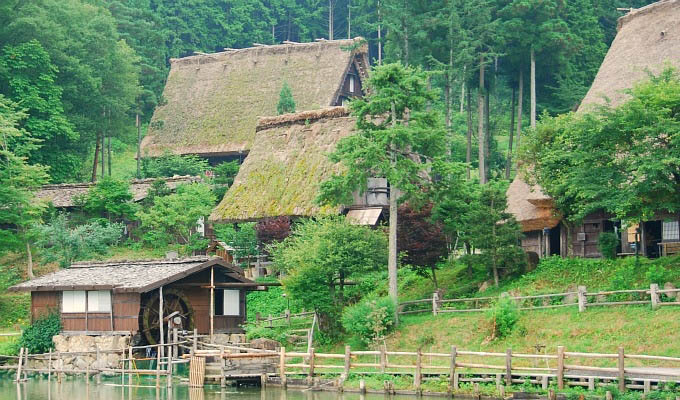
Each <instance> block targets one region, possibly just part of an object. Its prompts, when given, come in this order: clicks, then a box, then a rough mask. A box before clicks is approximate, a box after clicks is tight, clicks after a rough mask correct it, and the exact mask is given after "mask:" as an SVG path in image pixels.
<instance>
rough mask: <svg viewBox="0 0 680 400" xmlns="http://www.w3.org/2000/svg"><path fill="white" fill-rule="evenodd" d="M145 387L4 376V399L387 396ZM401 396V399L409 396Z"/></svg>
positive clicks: (0, 394) (0, 387)
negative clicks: (20, 378)
mask: <svg viewBox="0 0 680 400" xmlns="http://www.w3.org/2000/svg"><path fill="white" fill-rule="evenodd" d="M139 386H142V387H128V386H125V387H121V386H120V381H119V380H116V381H115V382H113V381H106V380H105V381H104V382H102V384H99V385H97V384H95V383H94V381H92V382H90V383H89V384H88V383H86V382H85V380H84V379H82V378H75V377H65V378H64V379H63V381H62V383H57V382H56V379H53V380H52V382H51V383H48V381H47V379H46V378H44V377H43V378H41V377H31V378H30V379H29V381H28V382H25V383H19V384H17V383H16V382H14V380H13V379H11V378H9V377H8V376H2V377H0V400H24V399H26V400H28V399H30V400H118V399H120V400H133V399H143V400H147V399H150V400H151V399H156V400H226V399H231V400H385V399H386V396H384V395H382V394H367V395H359V394H358V393H344V394H341V393H335V392H316V391H311V390H290V391H284V390H281V389H278V388H267V389H266V390H260V389H259V388H254V387H251V388H243V387H239V388H233V387H229V388H220V387H219V386H206V387H205V388H189V387H188V386H186V385H179V384H176V385H174V386H173V387H172V388H166V387H165V385H161V386H162V387H161V388H158V389H156V387H155V383H153V382H146V383H140V384H139ZM406 398H407V396H399V397H398V399H406Z"/></svg>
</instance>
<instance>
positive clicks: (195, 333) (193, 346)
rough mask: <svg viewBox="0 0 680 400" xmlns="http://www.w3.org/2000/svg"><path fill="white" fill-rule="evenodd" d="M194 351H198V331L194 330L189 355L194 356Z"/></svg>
mask: <svg viewBox="0 0 680 400" xmlns="http://www.w3.org/2000/svg"><path fill="white" fill-rule="evenodd" d="M196 350H198V329H196V328H194V338H193V344H192V347H191V355H192V356H193V355H195V354H196Z"/></svg>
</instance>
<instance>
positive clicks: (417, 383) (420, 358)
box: [413, 349, 423, 390]
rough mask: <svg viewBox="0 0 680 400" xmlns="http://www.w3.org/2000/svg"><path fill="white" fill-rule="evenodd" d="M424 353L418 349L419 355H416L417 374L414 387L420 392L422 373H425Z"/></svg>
mask: <svg viewBox="0 0 680 400" xmlns="http://www.w3.org/2000/svg"><path fill="white" fill-rule="evenodd" d="M422 368H423V352H422V351H421V350H420V349H418V353H417V354H416V374H415V377H414V378H415V381H414V382H413V386H415V388H416V390H420V382H421V380H422V373H423V370H422Z"/></svg>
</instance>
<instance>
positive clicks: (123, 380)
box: [120, 349, 125, 391]
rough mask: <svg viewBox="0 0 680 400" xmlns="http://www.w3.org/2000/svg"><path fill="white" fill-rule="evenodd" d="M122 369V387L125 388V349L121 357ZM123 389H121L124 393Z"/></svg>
mask: <svg viewBox="0 0 680 400" xmlns="http://www.w3.org/2000/svg"><path fill="white" fill-rule="evenodd" d="M121 363H122V365H121V368H120V387H121V388H122V387H124V386H125V349H123V354H122V357H121ZM122 390H123V389H121V391H122Z"/></svg>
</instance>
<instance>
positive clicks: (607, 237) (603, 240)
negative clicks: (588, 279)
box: [597, 232, 619, 260]
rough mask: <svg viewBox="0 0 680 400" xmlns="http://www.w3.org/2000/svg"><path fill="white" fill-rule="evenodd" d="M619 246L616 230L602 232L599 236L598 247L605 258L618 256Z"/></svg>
mask: <svg viewBox="0 0 680 400" xmlns="http://www.w3.org/2000/svg"><path fill="white" fill-rule="evenodd" d="M618 246H619V237H618V236H617V235H616V233H614V232H602V233H600V236H599V237H598V238H597V248H598V250H600V253H602V256H603V257H604V258H608V259H610V260H611V259H614V258H616V249H617V247H618Z"/></svg>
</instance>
